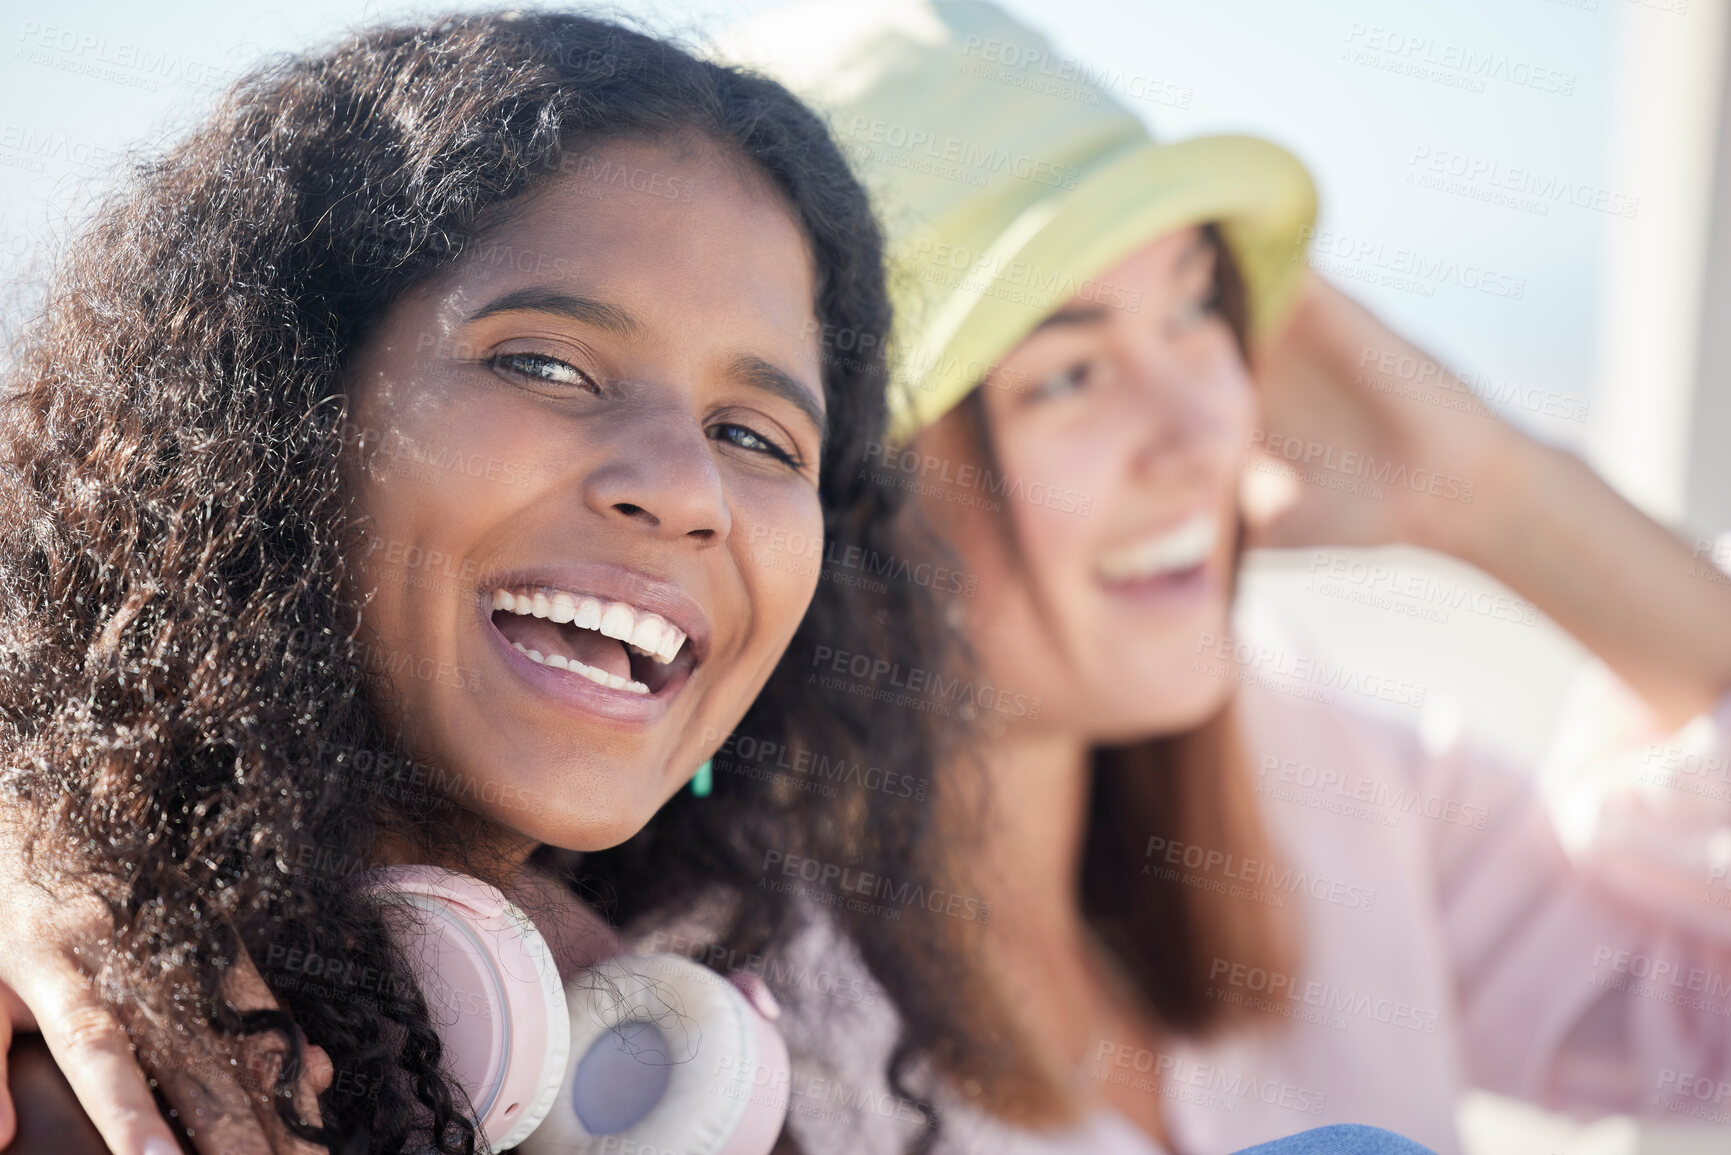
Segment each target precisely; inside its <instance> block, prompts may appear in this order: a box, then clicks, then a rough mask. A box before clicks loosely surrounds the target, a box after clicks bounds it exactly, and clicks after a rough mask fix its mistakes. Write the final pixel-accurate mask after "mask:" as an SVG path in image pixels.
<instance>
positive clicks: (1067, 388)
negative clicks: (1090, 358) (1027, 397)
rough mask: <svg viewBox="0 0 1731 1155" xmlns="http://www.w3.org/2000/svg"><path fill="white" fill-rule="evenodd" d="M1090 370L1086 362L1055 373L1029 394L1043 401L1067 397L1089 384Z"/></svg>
mask: <svg viewBox="0 0 1731 1155" xmlns="http://www.w3.org/2000/svg"><path fill="white" fill-rule="evenodd" d="M1088 370H1089V366H1088V363H1087V362H1085V361H1084V362H1082V363H1081V364H1078V365H1072V366H1070V367H1069V368H1068V369H1064V370H1061V371H1060V372H1057V373H1053V374H1052V375H1051V376H1049V377H1047V378H1046V379H1045V380H1043V381H1041V382H1040V383H1039V384H1038V385H1035V386H1034V387H1033V388H1032V389H1030V390H1029V391H1028V392H1029V393H1030V394H1031V395H1032V396H1033V397H1034V398H1036V399H1041V400H1044V399H1046V398H1052V397H1064V396H1067V395H1068V394H1071V393H1074V392H1076V390H1078V389H1080V388H1081V387H1082V386H1083V385H1085V384H1087V382H1088Z"/></svg>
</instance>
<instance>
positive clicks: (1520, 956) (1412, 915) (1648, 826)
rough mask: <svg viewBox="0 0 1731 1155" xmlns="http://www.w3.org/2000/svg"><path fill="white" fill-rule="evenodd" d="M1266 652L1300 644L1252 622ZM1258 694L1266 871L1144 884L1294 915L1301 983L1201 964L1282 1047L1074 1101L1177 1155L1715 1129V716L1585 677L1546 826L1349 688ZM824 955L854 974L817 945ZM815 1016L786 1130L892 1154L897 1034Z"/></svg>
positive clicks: (1723, 920)
mask: <svg viewBox="0 0 1731 1155" xmlns="http://www.w3.org/2000/svg"><path fill="white" fill-rule="evenodd" d="M1247 624H1252V625H1254V624H1255V623H1247ZM1256 634H1257V640H1258V642H1260V643H1270V642H1271V644H1276V645H1281V646H1286V647H1289V648H1290V647H1291V646H1292V645H1293V644H1294V643H1293V642H1292V640H1291V639H1290V638H1284V637H1280V636H1279V631H1278V627H1277V626H1272V625H1270V624H1268V623H1266V622H1265V623H1263V624H1261V625H1258V626H1256ZM1241 636H1245V635H1243V634H1241ZM1273 681H1274V685H1273V686H1272V688H1271V687H1270V685H1268V684H1267V680H1264V682H1263V684H1245V685H1243V686H1242V687H1241V688H1240V690H1239V694H1240V702H1241V706H1240V714H1241V717H1242V719H1243V724H1244V727H1245V732H1246V737H1247V740H1248V741H1247V746H1248V750H1249V752H1250V754H1251V759H1250V771H1251V773H1253V774H1255V775H1256V777H1257V789H1258V793H1259V794H1260V796H1261V798H1262V802H1263V811H1264V814H1265V815H1266V817H1267V820H1268V823H1269V828H1270V830H1271V831H1272V832H1273V834H1274V836H1275V837H1276V839H1277V841H1278V843H1279V844H1280V846H1281V847H1282V849H1283V851H1284V853H1285V855H1286V860H1285V862H1284V863H1283V864H1282V867H1281V869H1280V870H1279V871H1275V870H1273V869H1272V868H1270V867H1267V866H1265V865H1264V864H1261V863H1253V862H1243V861H1230V860H1228V861H1220V860H1219V859H1220V858H1221V856H1219V855H1216V856H1214V858H1212V859H1211V858H1210V857H1209V856H1208V854H1207V850H1208V849H1209V848H1200V847H1183V846H1177V847H1174V846H1169V845H1162V846H1159V847H1157V848H1156V849H1155V853H1154V854H1153V855H1152V856H1151V857H1150V859H1149V867H1150V869H1151V870H1175V871H1178V872H1179V873H1181V874H1183V875H1184V876H1186V881H1187V882H1189V883H1191V884H1192V885H1200V886H1205V887H1208V888H1210V889H1216V890H1219V889H1222V888H1235V889H1234V893H1236V894H1238V895H1239V897H1240V898H1241V899H1243V900H1245V901H1261V902H1268V903H1270V904H1282V905H1285V906H1286V907H1288V908H1296V909H1297V911H1298V912H1299V914H1300V915H1301V919H1300V921H1301V924H1302V926H1303V928H1304V935H1305V953H1304V957H1303V962H1302V964H1301V965H1300V966H1299V967H1298V973H1296V974H1292V975H1270V974H1266V973H1264V972H1260V971H1250V970H1248V969H1247V968H1245V967H1243V966H1240V965H1236V964H1234V963H1233V961H1232V960H1217V961H1216V963H1215V964H1214V966H1213V968H1212V970H1213V972H1214V979H1215V981H1214V984H1213V994H1214V996H1215V997H1220V998H1226V999H1231V1000H1234V1001H1248V1002H1249V1003H1250V1005H1251V1006H1252V1007H1254V1008H1256V1009H1259V1010H1263V1011H1265V1012H1266V1013H1267V1014H1268V1016H1269V1022H1270V1024H1271V1025H1274V1026H1275V1027H1276V1028H1277V1029H1276V1030H1274V1031H1272V1032H1269V1033H1266V1034H1265V1035H1263V1036H1260V1037H1239V1038H1236V1039H1233V1040H1229V1041H1227V1042H1225V1043H1222V1044H1217V1045H1210V1046H1207V1047H1194V1046H1184V1045H1179V1046H1174V1047H1171V1048H1169V1049H1167V1050H1166V1051H1164V1052H1161V1053H1157V1054H1156V1053H1150V1052H1147V1051H1137V1050H1135V1049H1134V1048H1132V1047H1129V1046H1118V1045H1117V1044H1115V1043H1114V1042H1113V1041H1112V1040H1104V1041H1102V1042H1101V1043H1100V1044H1099V1047H1098V1050H1097V1051H1096V1054H1095V1055H1094V1056H1092V1057H1091V1059H1090V1061H1088V1062H1087V1063H1085V1064H1084V1066H1083V1068H1082V1069H1081V1070H1080V1071H1079V1072H1078V1076H1077V1077H1078V1080H1079V1081H1080V1082H1082V1083H1086V1082H1087V1081H1088V1080H1105V1079H1116V1080H1120V1081H1131V1080H1135V1081H1137V1082H1131V1084H1130V1085H1132V1086H1146V1087H1147V1088H1148V1090H1149V1093H1150V1094H1155V1093H1159V1094H1162V1095H1163V1096H1165V1109H1166V1119H1167V1126H1168V1129H1169V1131H1170V1134H1171V1136H1172V1141H1173V1143H1174V1145H1175V1148H1176V1151H1177V1152H1178V1153H1181V1155H1224V1153H1226V1152H1232V1151H1236V1150H1238V1149H1239V1148H1242V1147H1245V1146H1249V1145H1252V1144H1254V1143H1258V1142H1262V1141H1264V1140H1267V1139H1271V1138H1274V1137H1277V1136H1280V1135H1286V1134H1290V1133H1292V1132H1295V1131H1301V1130H1305V1129H1308V1128H1310V1127H1317V1126H1322V1125H1324V1124H1328V1123H1368V1124H1374V1125H1378V1126H1382V1127H1387V1128H1389V1129H1391V1130H1394V1131H1399V1132H1401V1133H1403V1134H1406V1135H1408V1136H1410V1137H1411V1138H1413V1139H1416V1140H1418V1141H1419V1142H1421V1143H1424V1144H1425V1145H1427V1146H1429V1147H1432V1148H1434V1149H1435V1150H1436V1151H1438V1152H1439V1153H1441V1155H1450V1153H1453V1152H1458V1151H1459V1149H1460V1143H1459V1139H1458V1137H1457V1135H1456V1131H1455V1106H1456V1100H1457V1099H1458V1097H1459V1095H1460V1092H1461V1091H1462V1089H1463V1088H1465V1087H1467V1086H1478V1087H1483V1088H1487V1089H1489V1090H1493V1091H1497V1092H1501V1093H1503V1094H1507V1095H1514V1096H1519V1097H1522V1098H1525V1099H1529V1100H1531V1101H1533V1102H1536V1103H1539V1104H1542V1105H1544V1106H1547V1107H1551V1108H1554V1109H1569V1110H1574V1111H1578V1112H1580V1113H1582V1114H1587V1115H1591V1114H1602V1113H1609V1112H1630V1113H1641V1114H1660V1115H1667V1117H1669V1118H1672V1119H1688V1118H1693V1119H1695V1120H1697V1121H1699V1120H1706V1121H1708V1122H1717V1123H1721V1124H1725V1125H1727V1126H1728V1128H1731V695H1727V697H1726V698H1724V699H1721V701H1720V703H1719V704H1718V706H1717V708H1716V709H1715V710H1714V711H1713V712H1712V713H1711V714H1710V715H1706V716H1703V717H1701V718H1698V719H1696V720H1695V721H1693V722H1692V723H1690V724H1689V725H1688V726H1686V727H1684V728H1683V729H1682V730H1680V731H1678V732H1677V733H1675V734H1670V735H1667V734H1664V733H1662V732H1661V731H1659V730H1658V728H1657V727H1655V726H1654V725H1653V722H1652V720H1651V718H1650V717H1649V716H1647V713H1646V710H1645V707H1644V706H1642V705H1641V704H1640V703H1639V702H1638V701H1637V700H1635V699H1634V698H1633V696H1632V695H1631V694H1629V693H1628V691H1626V690H1625V689H1623V688H1622V687H1621V686H1620V685H1619V684H1617V683H1616V682H1615V681H1614V680H1613V679H1611V678H1610V676H1609V675H1608V674H1605V673H1604V672H1603V671H1602V670H1601V671H1599V672H1598V673H1597V675H1596V676H1595V677H1594V678H1593V679H1591V681H1592V682H1593V683H1594V684H1592V685H1590V686H1588V687H1587V688H1586V689H1585V690H1584V691H1583V692H1582V694H1578V695H1577V700H1576V701H1575V703H1574V708H1573V710H1572V711H1567V712H1566V715H1565V720H1564V725H1563V727H1562V729H1561V731H1560V739H1559V749H1558V754H1557V756H1556V758H1554V759H1553V763H1554V765H1553V767H1552V769H1553V770H1566V771H1567V772H1568V773H1567V778H1568V790H1567V791H1566V792H1564V793H1563V794H1562V795H1559V796H1557V797H1554V798H1552V799H1551V800H1550V802H1549V803H1547V800H1546V797H1545V796H1544V795H1543V794H1542V792H1541V790H1540V789H1539V783H1538V781H1537V778H1538V776H1537V775H1536V774H1534V773H1532V772H1531V771H1530V770H1528V769H1523V768H1518V767H1510V766H1507V765H1504V764H1501V763H1499V762H1498V761H1497V760H1496V759H1493V758H1490V757H1486V756H1485V755H1484V754H1483V753H1482V752H1475V751H1474V750H1473V749H1472V748H1470V747H1469V746H1467V745H1464V744H1463V743H1461V742H1459V741H1458V740H1456V739H1455V738H1454V737H1453V736H1452V735H1448V734H1442V733H1437V732H1436V729H1437V728H1436V727H1435V726H1422V727H1421V726H1418V725H1416V724H1411V723H1409V724H1406V725H1402V724H1401V723H1400V722H1399V720H1394V721H1389V720H1385V719H1384V718H1381V717H1373V716H1372V715H1371V714H1369V713H1367V712H1363V711H1360V710H1357V709H1355V708H1353V707H1352V706H1351V705H1350V703H1349V702H1348V701H1347V699H1353V700H1362V699H1361V698H1359V695H1358V694H1357V693H1354V692H1352V691H1350V690H1348V691H1347V692H1340V691H1338V690H1337V691H1334V692H1333V697H1334V699H1335V700H1334V701H1333V702H1332V703H1330V702H1321V701H1315V700H1308V699H1307V697H1306V696H1305V695H1307V694H1314V693H1315V691H1316V683H1313V682H1304V681H1301V680H1298V679H1296V678H1285V679H1280V678H1276V679H1274V680H1273ZM1295 691H1297V692H1295ZM1405 712H1406V713H1408V714H1409V715H1410V717H1411V719H1412V723H1416V722H1417V720H1418V718H1419V714H1418V712H1417V711H1405ZM1421 735H1422V736H1421ZM1551 777H1552V775H1551V774H1549V773H1548V774H1547V775H1546V778H1547V780H1549V779H1550V778H1551ZM1288 868H1290V872H1289V871H1288ZM814 949H818V948H817V947H816V946H815V944H814ZM822 950H823V952H824V953H823V955H822V957H823V959H824V965H827V966H830V967H831V968H839V967H845V965H846V964H843V963H840V962H837V961H836V960H837V959H838V957H840V955H839V954H838V952H837V947H836V944H835V943H834V942H833V941H832V942H830V943H828V944H827V945H826V946H824V947H823V948H822ZM854 965H857V964H854ZM837 989H840V988H837ZM847 989H850V990H857V989H858V988H857V987H849V988H847ZM813 1001H814V1002H816V1003H825V1004H828V1005H827V1006H824V1007H814V1008H812V1009H813V1010H814V1011H818V1012H821V1014H820V1017H821V1019H822V1022H821V1024H820V1023H818V1022H815V1021H814V1022H813V1023H811V1024H808V1027H809V1028H810V1029H811V1030H812V1034H811V1035H810V1037H809V1046H810V1048H811V1050H812V1051H813V1052H817V1053H825V1054H828V1055H830V1056H839V1059H838V1060H836V1070H835V1075H836V1078H835V1080H834V1081H833V1082H829V1083H824V1082H821V1081H820V1082H813V1081H811V1080H810V1079H808V1080H807V1085H806V1086H805V1087H804V1088H803V1089H802V1088H801V1087H798V1086H796V1087H795V1095H794V1097H793V1125H794V1127H795V1128H796V1130H797V1131H798V1133H799V1134H800V1135H801V1137H802V1138H803V1139H805V1141H806V1146H807V1149H808V1150H815V1151H824V1152H832V1151H833V1152H848V1151H861V1152H866V1151H871V1152H876V1151H886V1152H887V1151H892V1150H898V1149H900V1144H901V1142H902V1141H903V1140H904V1139H905V1138H906V1136H907V1135H909V1134H910V1133H911V1132H910V1130H909V1129H908V1126H907V1124H906V1122H905V1120H906V1119H907V1118H908V1117H909V1116H910V1115H911V1112H910V1111H909V1110H908V1108H907V1106H906V1105H905V1104H901V1103H899V1102H898V1101H897V1100H895V1098H894V1097H893V1096H889V1095H888V1093H887V1091H885V1090H884V1089H883V1087H882V1082H881V1078H880V1077H879V1076H878V1075H877V1074H876V1072H877V1071H879V1070H880V1069H881V1068H880V1067H879V1066H878V1064H879V1063H880V1062H881V1060H882V1057H883V1054H884V1053H885V1052H884V1051H883V1049H882V1048H883V1047H884V1046H885V1045H886V1044H887V1040H888V1038H889V1036H890V1032H891V1030H892V1029H893V1020H892V1019H891V1018H890V1017H889V1016H888V1014H887V1013H886V1012H885V1011H883V1010H882V1008H883V1007H884V1005H885V1004H884V1002H883V1001H882V999H881V998H878V999H877V1001H876V1004H875V1007H868V1006H866V1005H864V1000H853V1001H852V1003H853V1005H851V1006H850V1005H848V1003H847V1002H844V1001H841V1000H837V999H817V1000H813ZM791 1026H792V1025H791V1024H790V1027H791ZM793 1029H794V1030H798V1029H800V1028H798V1027H793ZM824 1040H828V1041H827V1042H826V1041H824ZM838 1040H845V1043H846V1045H845V1046H841V1047H838V1046H837V1041H838ZM838 1088H839V1090H838ZM941 1104H942V1108H943V1114H944V1117H945V1132H946V1136H947V1139H946V1143H945V1147H944V1149H945V1150H947V1151H949V1152H963V1151H966V1152H979V1153H981V1155H985V1153H988V1152H990V1153H993V1155H997V1153H1023V1155H1038V1153H1048V1155H1056V1153H1059V1152H1077V1153H1080V1152H1090V1153H1104V1155H1159V1152H1160V1148H1159V1147H1157V1146H1156V1145H1155V1144H1154V1143H1153V1142H1152V1141H1151V1140H1149V1139H1148V1138H1147V1137H1146V1136H1145V1135H1143V1134H1142V1133H1141V1132H1140V1131H1139V1130H1137V1129H1136V1128H1135V1127H1133V1126H1131V1125H1129V1124H1128V1123H1127V1122H1126V1121H1125V1120H1124V1119H1123V1118H1122V1117H1121V1116H1119V1115H1118V1114H1117V1113H1115V1112H1113V1111H1111V1110H1110V1109H1105V1108H1102V1109H1101V1110H1099V1111H1096V1112H1095V1113H1094V1114H1093V1115H1092V1116H1091V1117H1090V1118H1089V1119H1088V1120H1087V1121H1086V1122H1085V1123H1084V1124H1083V1125H1082V1126H1081V1127H1079V1128H1077V1129H1075V1130H1073V1131H1070V1132H1067V1133H1064V1134H1049V1133H1048V1134H1036V1133H1031V1132H1012V1131H1010V1130H1008V1129H1006V1128H1003V1127H1001V1126H999V1125H998V1124H996V1123H995V1122H994V1121H991V1120H987V1119H984V1118H981V1117H979V1116H978V1115H976V1114H974V1113H972V1112H970V1111H969V1110H968V1109H967V1108H965V1107H964V1106H961V1105H960V1104H959V1103H958V1102H957V1101H955V1100H952V1099H948V1098H945V1099H943V1100H941ZM1667 1113H1668V1114H1667ZM898 1118H899V1119H901V1120H903V1122H899V1123H898V1122H897V1120H898ZM1727 1135H1728V1137H1731V1130H1728V1131H1727Z"/></svg>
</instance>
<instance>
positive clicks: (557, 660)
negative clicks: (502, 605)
mask: <svg viewBox="0 0 1731 1155" xmlns="http://www.w3.org/2000/svg"><path fill="white" fill-rule="evenodd" d="M511 644H512V645H513V646H515V647H516V648H517V652H518V653H519V654H522V655H523V656H524V657H526V658H528V659H529V660H530V661H531V662H535V663H536V664H538V665H542V666H552V667H553V668H554V669H557V670H570V671H571V672H572V673H573V674H580V675H582V676H583V677H585V678H588V679H589V680H590V681H591V682H594V683H596V684H597V685H601V686H607V687H610V688H611V689H615V690H625V691H626V692H628V693H632V694H647V693H648V692H649V687H648V686H645V685H644V684H643V683H642V682H634V681H631V680H630V679H628V678H621V677H620V676H619V675H618V674H609V673H608V672H607V671H606V670H598V669H596V668H595V667H594V666H586V665H584V664H583V663H582V662H579V661H577V660H576V659H575V658H566V657H564V656H562V655H560V654H543V653H542V652H541V651H540V650H531V649H530V648H529V647H527V646H525V645H524V644H523V643H522V642H512V643H511Z"/></svg>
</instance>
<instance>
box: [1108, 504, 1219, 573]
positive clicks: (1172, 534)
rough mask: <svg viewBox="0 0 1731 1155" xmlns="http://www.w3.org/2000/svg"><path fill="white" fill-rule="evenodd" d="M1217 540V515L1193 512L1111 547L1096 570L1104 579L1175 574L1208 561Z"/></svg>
mask: <svg viewBox="0 0 1731 1155" xmlns="http://www.w3.org/2000/svg"><path fill="white" fill-rule="evenodd" d="M1219 540H1220V519H1219V518H1218V517H1216V516H1215V515H1214V514H1211V513H1197V514H1192V515H1191V516H1190V517H1187V518H1185V519H1184V520H1183V521H1181V522H1179V523H1178V524H1177V525H1175V526H1173V527H1172V528H1171V529H1169V530H1166V531H1165V532H1164V533H1161V534H1157V535H1155V536H1154V537H1148V538H1143V539H1142V540H1141V541H1137V542H1132V543H1131V544H1129V545H1126V546H1121V547H1119V548H1118V549H1115V550H1112V551H1111V552H1110V553H1108V554H1106V555H1105V556H1103V557H1102V558H1101V559H1100V561H1099V563H1098V569H1099V572H1100V575H1101V576H1102V577H1104V578H1105V579H1106V580H1107V581H1131V580H1134V579H1136V578H1146V577H1153V576H1155V575H1156V574H1163V573H1176V572H1178V571H1180V570H1187V569H1191V568H1192V567H1194V566H1198V565H1201V564H1202V563H1203V562H1205V561H1207V560H1208V557H1209V555H1210V554H1212V553H1213V552H1214V546H1215V544H1216V543H1217V542H1218V541H1219Z"/></svg>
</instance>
